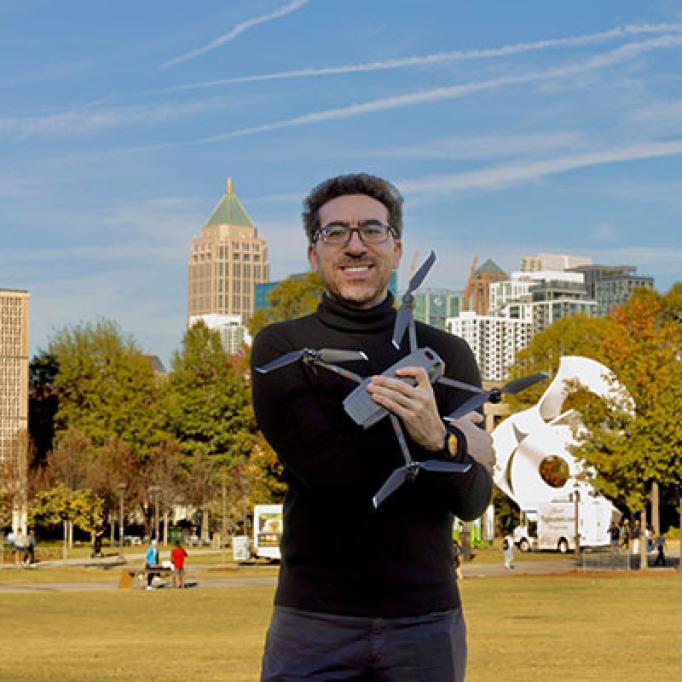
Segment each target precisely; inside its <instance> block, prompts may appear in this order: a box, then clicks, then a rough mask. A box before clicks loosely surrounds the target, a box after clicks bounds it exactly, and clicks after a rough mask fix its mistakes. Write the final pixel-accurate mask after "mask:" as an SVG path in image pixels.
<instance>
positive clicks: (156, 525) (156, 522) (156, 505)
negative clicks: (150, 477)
mask: <svg viewBox="0 0 682 682" xmlns="http://www.w3.org/2000/svg"><path fill="white" fill-rule="evenodd" d="M160 492H161V487H160V486H158V485H153V486H151V487H150V488H149V494H150V495H151V496H152V497H153V498H154V539H155V540H156V541H157V542H159V493H160Z"/></svg>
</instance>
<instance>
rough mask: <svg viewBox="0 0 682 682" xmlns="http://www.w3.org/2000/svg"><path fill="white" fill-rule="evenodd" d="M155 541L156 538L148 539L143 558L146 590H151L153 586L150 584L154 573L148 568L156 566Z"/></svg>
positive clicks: (156, 548)
mask: <svg viewBox="0 0 682 682" xmlns="http://www.w3.org/2000/svg"><path fill="white" fill-rule="evenodd" d="M157 544H158V543H157V542H156V540H152V539H150V540H149V545H148V546H147V554H146V555H145V560H144V568H145V571H146V572H147V589H148V590H153V589H154V586H153V585H152V580H153V579H154V576H155V575H156V573H154V572H152V571H151V570H150V569H152V568H155V567H156V566H158V563H159V550H158V547H157Z"/></svg>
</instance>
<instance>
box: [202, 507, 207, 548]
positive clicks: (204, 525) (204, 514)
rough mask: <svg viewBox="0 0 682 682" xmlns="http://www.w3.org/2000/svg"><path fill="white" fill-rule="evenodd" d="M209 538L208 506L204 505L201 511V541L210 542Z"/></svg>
mask: <svg viewBox="0 0 682 682" xmlns="http://www.w3.org/2000/svg"><path fill="white" fill-rule="evenodd" d="M208 540H209V537H208V507H203V508H202V513H201V541H202V542H208Z"/></svg>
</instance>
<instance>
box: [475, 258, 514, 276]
mask: <svg viewBox="0 0 682 682" xmlns="http://www.w3.org/2000/svg"><path fill="white" fill-rule="evenodd" d="M483 274H494V275H504V276H505V277H506V276H507V273H506V272H505V271H504V270H503V269H502V268H501V267H500V266H499V265H498V264H497V263H496V262H495V261H494V260H491V259H490V258H488V260H487V261H486V262H485V263H483V265H481V267H480V268H478V270H476V275H483Z"/></svg>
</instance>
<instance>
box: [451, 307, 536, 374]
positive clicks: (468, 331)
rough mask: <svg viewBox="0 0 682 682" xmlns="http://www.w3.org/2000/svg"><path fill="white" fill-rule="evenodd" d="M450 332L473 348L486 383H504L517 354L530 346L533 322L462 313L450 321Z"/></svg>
mask: <svg viewBox="0 0 682 682" xmlns="http://www.w3.org/2000/svg"><path fill="white" fill-rule="evenodd" d="M446 324H447V330H448V331H449V332H450V333H451V334H455V335H457V336H461V337H462V338H463V339H464V340H465V341H466V342H467V343H468V344H469V347H470V348H471V350H472V352H473V354H474V356H475V358H476V361H477V362H478V366H479V368H480V370H481V377H482V379H483V381H498V382H499V381H504V379H505V378H506V376H507V368H508V367H509V366H510V365H512V364H514V362H515V360H516V354H517V353H518V352H519V351H520V350H522V349H523V348H525V347H526V346H527V345H528V342H529V341H530V339H531V336H532V334H533V323H532V322H528V321H525V320H516V319H511V318H508V317H494V316H490V315H477V314H476V313H474V312H461V313H460V314H459V316H458V317H450V318H448V320H447V323H446Z"/></svg>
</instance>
